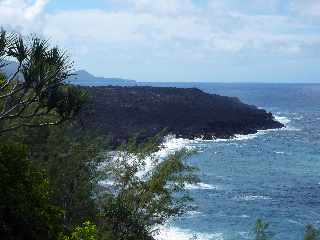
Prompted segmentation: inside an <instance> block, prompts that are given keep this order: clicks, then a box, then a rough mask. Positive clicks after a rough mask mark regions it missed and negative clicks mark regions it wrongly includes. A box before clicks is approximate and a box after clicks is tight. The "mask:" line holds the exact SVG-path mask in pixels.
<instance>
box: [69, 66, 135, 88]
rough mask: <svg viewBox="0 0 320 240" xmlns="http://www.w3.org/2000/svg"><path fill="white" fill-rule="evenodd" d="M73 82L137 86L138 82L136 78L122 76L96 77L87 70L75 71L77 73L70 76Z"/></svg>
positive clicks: (85, 84) (91, 84)
mask: <svg viewBox="0 0 320 240" xmlns="http://www.w3.org/2000/svg"><path fill="white" fill-rule="evenodd" d="M69 81H70V82H71V83H72V84H76V85H81V86H136V85H137V82H136V81H134V80H128V79H122V78H105V77H95V76H93V75H92V74H90V73H89V72H87V71H85V70H79V71H76V72H75V75H74V76H72V77H70V78H69Z"/></svg>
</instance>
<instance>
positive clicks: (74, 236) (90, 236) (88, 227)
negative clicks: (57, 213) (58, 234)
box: [61, 221, 97, 240]
mask: <svg viewBox="0 0 320 240" xmlns="http://www.w3.org/2000/svg"><path fill="white" fill-rule="evenodd" d="M96 239H97V226H96V225H94V224H92V223H91V222H89V221H87V222H85V223H83V224H82V225H81V227H76V228H75V229H74V231H73V232H72V233H71V234H70V236H65V237H63V238H62V239H61V240H96Z"/></svg>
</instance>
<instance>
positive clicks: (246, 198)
mask: <svg viewBox="0 0 320 240" xmlns="http://www.w3.org/2000/svg"><path fill="white" fill-rule="evenodd" d="M271 199H272V198H271V197H268V196H262V195H240V196H236V197H234V198H233V200H236V201H256V200H271Z"/></svg>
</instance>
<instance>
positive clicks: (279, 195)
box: [141, 83, 320, 240]
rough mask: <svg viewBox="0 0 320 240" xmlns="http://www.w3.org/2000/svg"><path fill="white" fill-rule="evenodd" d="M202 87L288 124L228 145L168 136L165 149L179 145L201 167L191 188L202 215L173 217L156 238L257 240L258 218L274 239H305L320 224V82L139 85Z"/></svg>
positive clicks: (225, 141) (191, 161) (237, 138)
mask: <svg viewBox="0 0 320 240" xmlns="http://www.w3.org/2000/svg"><path fill="white" fill-rule="evenodd" d="M141 85H152V86H171V87H172V86H173V87H197V88H200V89H201V90H203V91H205V92H208V93H216V94H221V95H226V96H235V97H238V98H239V99H240V100H242V101H243V102H245V103H248V104H253V105H256V106H258V107H261V108H264V109H266V110H268V111H270V112H272V113H273V114H274V116H275V117H276V118H277V119H278V120H279V121H281V122H282V123H284V124H285V125H286V127H285V128H283V129H280V130H270V131H260V132H259V133H257V134H254V135H247V136H236V138H235V139H231V140H219V139H218V140H215V141H201V140H195V141H189V140H185V139H175V138H168V139H167V141H166V143H165V144H166V145H165V147H166V148H165V149H164V150H163V151H166V150H168V151H172V150H177V149H179V148H182V147H187V148H193V149H195V150H197V153H196V154H195V155H193V156H192V157H190V159H188V161H189V163H190V164H192V165H194V166H197V167H198V168H199V172H198V175H199V177H200V179H201V183H200V184H198V185H193V186H188V188H189V190H190V193H191V196H192V197H193V198H194V203H193V204H194V205H195V206H197V210H196V211H193V212H189V213H187V214H186V215H184V216H182V217H180V218H177V219H172V221H170V222H169V223H168V224H167V225H166V226H165V227H162V228H161V234H160V235H159V236H157V239H159V240H180V239H181V240H182V239H183V240H186V239H190V238H192V237H195V236H197V238H194V239H199V240H207V239H219V240H242V239H253V238H254V234H253V231H254V225H255V222H256V220H257V219H263V220H264V221H266V222H268V223H269V224H270V227H269V230H270V231H271V232H272V233H274V237H273V239H275V240H278V239H279V240H280V239H281V240H283V239H286V240H291V239H292V240H297V239H303V234H304V228H305V225H306V224H314V225H315V226H320V148H319V146H320V84H319V85H318V84H222V83H221V84H219V83H152V84H150V83H141Z"/></svg>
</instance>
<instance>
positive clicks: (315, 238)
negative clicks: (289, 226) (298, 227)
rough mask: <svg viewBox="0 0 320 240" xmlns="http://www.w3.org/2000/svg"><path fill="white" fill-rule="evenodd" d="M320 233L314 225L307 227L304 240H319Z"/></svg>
mask: <svg viewBox="0 0 320 240" xmlns="http://www.w3.org/2000/svg"><path fill="white" fill-rule="evenodd" d="M319 239H320V231H319V230H318V229H316V228H315V227H314V226H312V225H307V226H306V230H305V235H304V240H319Z"/></svg>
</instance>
